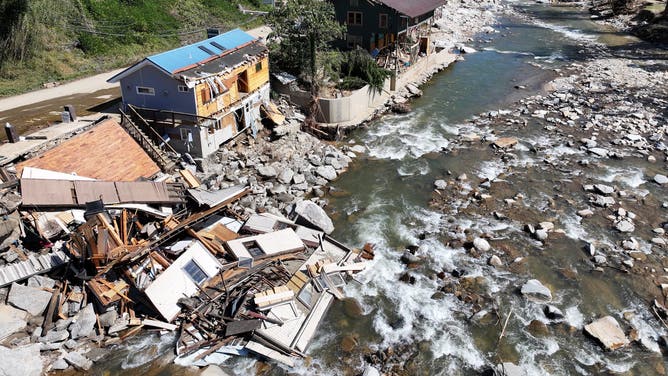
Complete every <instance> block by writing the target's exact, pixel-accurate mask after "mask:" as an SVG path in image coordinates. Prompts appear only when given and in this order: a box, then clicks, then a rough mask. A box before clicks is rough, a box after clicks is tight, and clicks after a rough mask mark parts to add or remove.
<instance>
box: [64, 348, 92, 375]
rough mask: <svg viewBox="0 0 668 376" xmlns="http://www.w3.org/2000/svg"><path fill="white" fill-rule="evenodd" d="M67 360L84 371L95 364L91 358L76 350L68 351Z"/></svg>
mask: <svg viewBox="0 0 668 376" xmlns="http://www.w3.org/2000/svg"><path fill="white" fill-rule="evenodd" d="M65 360H66V361H67V363H69V364H71V365H73V366H74V367H76V368H77V369H80V370H82V371H88V370H89V369H90V368H91V367H92V366H93V362H92V361H91V360H90V359H88V358H86V357H85V356H83V355H81V354H80V353H78V352H76V351H72V352H71V353H67V354H66V355H65Z"/></svg>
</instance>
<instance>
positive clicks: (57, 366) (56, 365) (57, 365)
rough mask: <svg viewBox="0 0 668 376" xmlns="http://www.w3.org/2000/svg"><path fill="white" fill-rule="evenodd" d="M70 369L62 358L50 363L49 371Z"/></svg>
mask: <svg viewBox="0 0 668 376" xmlns="http://www.w3.org/2000/svg"><path fill="white" fill-rule="evenodd" d="M68 368H70V365H69V364H67V361H65V359H64V358H58V360H56V361H55V362H53V363H51V369H52V370H55V371H62V370H66V369H68Z"/></svg>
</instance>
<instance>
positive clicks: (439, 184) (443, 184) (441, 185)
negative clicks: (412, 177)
mask: <svg viewBox="0 0 668 376" xmlns="http://www.w3.org/2000/svg"><path fill="white" fill-rule="evenodd" d="M434 187H436V189H440V190H444V189H446V188H447V187H448V183H446V182H445V180H443V179H439V180H436V181H435V182H434Z"/></svg>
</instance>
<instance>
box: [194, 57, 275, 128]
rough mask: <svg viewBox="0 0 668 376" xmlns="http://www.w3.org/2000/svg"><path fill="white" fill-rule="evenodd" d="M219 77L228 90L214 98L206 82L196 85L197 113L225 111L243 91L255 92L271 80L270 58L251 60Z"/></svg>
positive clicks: (200, 114)
mask: <svg viewBox="0 0 668 376" xmlns="http://www.w3.org/2000/svg"><path fill="white" fill-rule="evenodd" d="M258 64H261V67H260V69H259V70H257V67H258ZM244 72H246V74H245V75H244V77H247V81H248V82H245V81H246V79H245V78H244V79H243V80H242V75H243V73H244ZM218 78H219V79H220V80H221V81H222V82H223V84H225V86H226V88H227V91H226V92H224V93H223V94H220V95H219V96H218V97H216V98H214V99H213V100H212V99H211V97H210V93H209V88H208V85H207V84H206V83H200V84H198V85H197V86H196V87H195V100H196V102H197V115H199V116H205V117H209V116H213V115H215V114H218V113H219V112H221V111H225V110H227V109H229V108H230V106H233V105H234V104H235V103H236V102H238V101H239V100H240V99H241V95H240V94H241V93H247V92H253V91H255V90H257V89H259V88H260V87H262V85H264V84H266V83H267V82H269V58H268V57H263V58H262V59H261V60H259V61H258V62H249V63H247V64H244V65H242V66H240V67H238V68H236V69H234V70H233V71H232V72H230V73H227V74H225V75H220V76H218ZM240 81H244V82H240ZM243 90H247V91H243Z"/></svg>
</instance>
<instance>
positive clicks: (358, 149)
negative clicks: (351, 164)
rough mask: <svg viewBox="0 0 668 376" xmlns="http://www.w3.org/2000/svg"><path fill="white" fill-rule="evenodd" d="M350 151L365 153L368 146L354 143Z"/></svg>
mask: <svg viewBox="0 0 668 376" xmlns="http://www.w3.org/2000/svg"><path fill="white" fill-rule="evenodd" d="M350 151H352V152H354V153H356V154H363V153H365V152H366V148H365V147H364V146H362V145H353V146H351V147H350Z"/></svg>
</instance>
